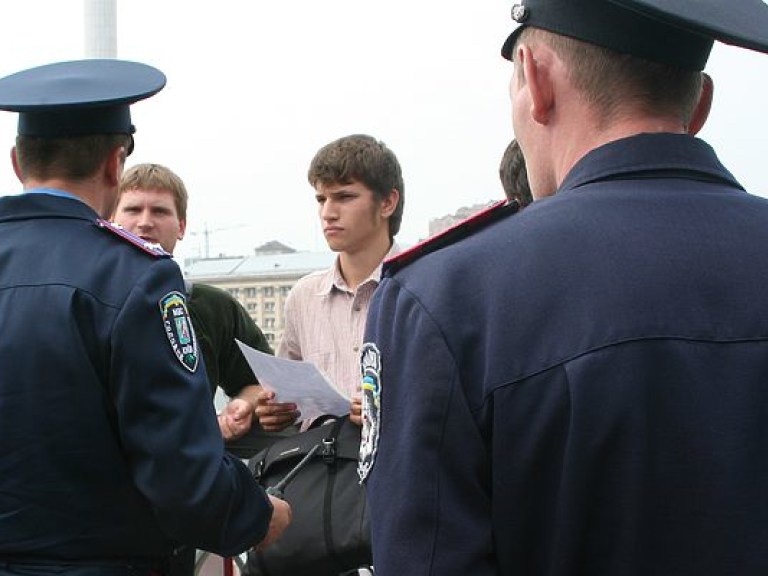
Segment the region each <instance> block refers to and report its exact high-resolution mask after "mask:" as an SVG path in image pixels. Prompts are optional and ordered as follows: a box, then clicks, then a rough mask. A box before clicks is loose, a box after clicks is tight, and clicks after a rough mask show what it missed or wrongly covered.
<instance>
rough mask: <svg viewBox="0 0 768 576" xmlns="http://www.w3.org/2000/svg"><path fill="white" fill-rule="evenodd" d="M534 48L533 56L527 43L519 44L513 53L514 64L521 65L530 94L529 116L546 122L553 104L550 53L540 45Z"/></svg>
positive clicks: (540, 122) (536, 120)
mask: <svg viewBox="0 0 768 576" xmlns="http://www.w3.org/2000/svg"><path fill="white" fill-rule="evenodd" d="M536 48H537V55H536V56H534V54H533V50H532V49H531V47H530V46H529V45H527V44H525V43H523V44H520V45H519V46H518V48H517V52H516V53H515V65H516V66H520V67H521V68H520V72H521V74H522V75H523V78H522V80H523V83H524V84H525V85H526V86H527V89H528V92H529V94H530V100H531V107H530V111H531V118H533V120H534V121H535V122H538V123H539V124H546V123H547V122H548V121H549V117H550V114H551V112H552V108H553V106H554V86H553V82H552V74H551V72H552V71H551V62H552V54H551V53H550V52H549V51H547V50H546V49H545V48H544V47H542V46H537V47H536Z"/></svg>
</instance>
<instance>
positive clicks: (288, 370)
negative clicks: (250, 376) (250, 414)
mask: <svg viewBox="0 0 768 576" xmlns="http://www.w3.org/2000/svg"><path fill="white" fill-rule="evenodd" d="M235 342H237V345H238V346H239V347H240V350H241V351H242V353H243V356H245V359H246V361H247V362H248V365H249V366H250V367H251V370H253V373H254V374H255V375H256V378H258V380H259V383H260V384H261V385H262V386H264V388H266V389H267V390H270V391H272V392H274V393H275V395H276V397H277V401H278V402H294V403H295V404H296V405H297V406H298V409H299V411H300V412H301V417H300V419H301V420H307V419H310V418H316V417H318V416H322V415H324V414H333V415H335V416H343V415H344V414H348V413H349V404H350V399H349V398H348V397H347V396H346V395H344V394H343V393H342V392H341V391H340V390H339V389H338V388H336V386H335V385H334V384H333V382H331V381H330V380H329V379H328V378H327V377H326V376H325V375H324V374H323V373H322V372H321V371H320V370H318V368H317V366H315V365H314V364H313V363H312V362H303V361H299V360H288V359H286V358H277V357H276V356H271V355H270V354H265V353H264V352H260V351H259V350H255V349H254V348H251V347H250V346H248V345H247V344H243V343H242V342H240V340H237V339H235Z"/></svg>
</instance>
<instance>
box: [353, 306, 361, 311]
mask: <svg viewBox="0 0 768 576" xmlns="http://www.w3.org/2000/svg"><path fill="white" fill-rule="evenodd" d="M352 309H353V310H354V311H355V312H360V310H362V308H361V307H360V306H359V305H358V306H355V307H354V308H352Z"/></svg>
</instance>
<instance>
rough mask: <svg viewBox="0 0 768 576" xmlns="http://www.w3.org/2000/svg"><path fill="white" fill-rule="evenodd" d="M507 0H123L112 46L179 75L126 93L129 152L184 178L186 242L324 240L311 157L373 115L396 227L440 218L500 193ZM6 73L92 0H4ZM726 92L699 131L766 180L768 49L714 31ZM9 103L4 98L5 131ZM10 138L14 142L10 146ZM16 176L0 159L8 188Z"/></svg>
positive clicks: (418, 226)
mask: <svg viewBox="0 0 768 576" xmlns="http://www.w3.org/2000/svg"><path fill="white" fill-rule="evenodd" d="M511 4H512V2H511V0H387V1H382V0H277V1H267V0H219V1H218V2H209V1H205V2H204V1H193V2H182V1H181V0H152V1H150V0H118V57H120V58H122V59H127V60H137V61H141V62H145V63H148V64H151V65H153V66H156V67H158V68H160V69H161V70H162V71H163V72H165V74H166V75H167V77H168V85H167V87H166V88H165V90H163V91H162V92H161V93H160V94H158V95H157V96H155V97H153V98H151V99H149V100H146V101H142V102H140V103H138V104H137V105H135V106H134V107H133V108H132V115H133V120H134V123H135V124H136V126H137V134H136V152H134V154H133V156H131V157H130V158H129V162H128V163H129V165H130V164H133V163H137V162H158V163H161V164H166V165H168V166H169V167H170V168H172V169H173V170H174V171H176V172H177V173H178V174H179V175H180V176H181V177H182V178H183V179H184V181H185V183H186V185H187V188H188V189H189V192H190V196H191V199H190V210H189V215H188V217H189V218H188V219H189V230H190V231H191V232H193V234H191V235H188V237H187V239H186V240H185V241H184V242H183V243H182V244H181V245H180V246H179V248H178V249H177V254H176V255H177V257H179V258H183V257H185V256H195V255H201V254H202V253H203V251H204V242H203V234H202V232H203V230H204V229H205V228H206V227H207V228H208V230H209V231H210V235H209V242H210V252H211V255H215V254H218V253H220V252H224V253H227V254H230V255H232V254H248V253H251V251H252V249H253V248H255V247H256V246H258V245H260V244H263V243H264V242H267V241H270V240H279V241H281V242H283V243H285V244H288V245H290V246H292V247H294V248H296V249H300V250H323V249H325V248H326V245H325V242H324V240H323V237H322V234H321V232H320V227H319V225H318V222H317V217H316V212H315V203H314V197H313V192H314V191H313V190H312V189H311V188H310V186H309V184H308V183H307V181H306V170H307V167H308V165H309V162H310V160H311V159H312V156H313V155H314V153H315V152H316V151H317V149H318V148H319V147H320V146H322V145H324V144H326V143H327V142H329V141H331V140H333V139H335V138H338V137H340V136H343V135H346V134H351V133H355V132H363V133H369V134H371V135H373V136H376V137H377V138H379V139H381V140H383V141H384V142H386V143H387V144H388V145H389V146H390V147H391V148H392V149H393V150H394V151H395V153H396V154H397V156H398V158H399V159H400V162H401V164H402V166H403V172H404V179H405V198H406V202H405V217H404V221H403V227H402V230H401V234H400V236H399V240H400V242H401V243H403V244H411V243H414V242H416V241H417V240H419V239H420V238H423V237H425V236H426V234H427V225H428V221H429V219H430V218H434V217H439V216H443V215H445V214H448V213H452V212H454V211H455V210H457V209H458V208H460V207H462V206H468V205H472V204H477V203H481V202H486V201H487V200H489V199H492V198H501V197H502V196H503V193H502V189H501V186H500V184H499V180H498V172H497V170H498V164H499V160H500V158H501V154H502V152H503V150H504V147H505V146H506V144H507V142H508V141H509V139H510V138H511V137H512V129H511V120H510V112H509V101H508V92H507V85H508V80H509V76H510V73H511V70H512V68H511V65H510V64H509V63H508V62H506V61H505V60H503V59H502V58H501V56H500V55H499V49H500V47H501V44H502V42H503V41H504V39H505V38H506V35H507V34H508V32H509V31H510V30H511V29H512V22H511V19H510V17H509V8H510V6H511ZM3 8H4V10H3V14H2V18H0V54H1V55H2V57H0V75H3V76H4V75H6V74H10V73H13V72H16V71H18V70H21V69H23V68H27V67H30V66H35V65H39V64H46V63H49V62H53V61H58V60H70V59H79V58H82V57H83V56H84V46H85V41H84V2H83V0H24V1H23V2H22V1H14V2H6V3H5V5H4V6H3ZM707 71H708V72H710V74H711V75H712V76H713V77H714V79H715V103H714V108H713V111H712V114H711V116H710V120H709V123H708V125H707V126H706V127H705V129H704V130H703V131H702V133H701V136H702V137H703V138H704V139H705V140H707V141H709V142H710V143H711V144H713V145H714V146H715V148H716V150H718V152H719V154H720V157H721V160H722V161H723V162H724V163H725V165H726V166H728V167H729V168H730V169H731V171H732V172H733V173H734V174H735V175H736V177H737V178H738V179H739V180H740V181H741V182H742V184H743V185H744V186H745V187H746V188H747V189H748V190H750V191H752V192H755V193H758V194H762V195H766V196H768V170H766V167H765V164H768V158H767V157H766V156H767V154H766V153H767V152H768V134H767V133H766V132H767V131H768V117H767V116H766V114H765V111H764V110H765V102H766V94H767V92H768V56H763V55H759V54H756V53H753V52H749V51H746V50H739V49H734V48H729V47H724V46H722V45H716V47H715V50H714V52H713V55H712V57H711V58H710V62H709V65H708V67H707ZM15 126H16V117H15V114H10V113H0V138H3V139H4V140H0V148H2V146H3V145H2V142H3V141H4V142H6V144H5V146H6V147H7V148H6V150H9V149H10V147H11V146H12V144H13V137H14V135H15ZM7 157H8V156H6V158H7ZM18 190H19V184H18V182H17V181H16V179H15V176H14V175H13V171H12V169H11V165H10V161H9V160H5V161H4V162H3V161H0V191H2V193H15V192H17V191H18Z"/></svg>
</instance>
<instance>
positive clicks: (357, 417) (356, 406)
mask: <svg viewBox="0 0 768 576" xmlns="http://www.w3.org/2000/svg"><path fill="white" fill-rule="evenodd" d="M349 421H350V422H354V423H355V424H357V425H358V426H362V425H363V397H362V396H360V395H359V394H356V395H355V396H352V404H350V407H349Z"/></svg>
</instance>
